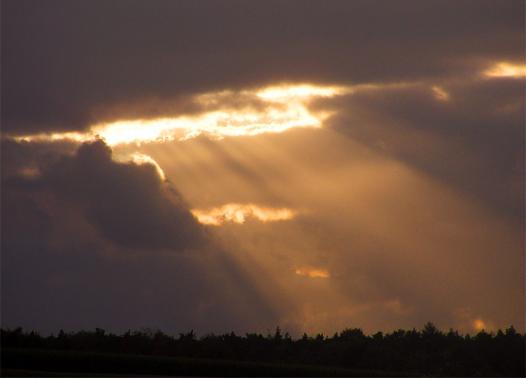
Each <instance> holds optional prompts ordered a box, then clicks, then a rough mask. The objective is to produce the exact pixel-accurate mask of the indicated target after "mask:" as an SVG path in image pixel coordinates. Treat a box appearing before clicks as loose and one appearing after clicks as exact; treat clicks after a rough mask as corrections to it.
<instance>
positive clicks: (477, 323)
mask: <svg viewBox="0 0 526 378" xmlns="http://www.w3.org/2000/svg"><path fill="white" fill-rule="evenodd" d="M473 328H474V329H475V330H476V331H482V330H483V329H487V325H486V323H485V322H484V320H482V319H475V320H473Z"/></svg>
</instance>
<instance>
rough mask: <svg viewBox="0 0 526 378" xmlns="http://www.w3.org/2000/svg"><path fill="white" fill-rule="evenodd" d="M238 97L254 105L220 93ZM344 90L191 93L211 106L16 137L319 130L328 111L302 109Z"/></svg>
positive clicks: (131, 139) (161, 137) (124, 140)
mask: <svg viewBox="0 0 526 378" xmlns="http://www.w3.org/2000/svg"><path fill="white" fill-rule="evenodd" d="M225 93H228V94H229V95H231V96H233V97H235V98H236V99H241V100H255V101H257V102H258V103H259V104H260V105H263V106H260V107H244V108H241V109H239V108H232V107H231V105H230V104H228V101H227V102H226V103H225V98H224V94H225ZM344 93H347V90H346V89H345V88H344V87H330V86H315V85H308V84H301V85H281V86H271V87H266V88H262V89H259V90H253V91H249V90H244V91H239V92H230V91H226V92H213V93H204V94H200V95H197V96H194V98H193V101H194V102H195V103H198V104H201V105H203V104H206V105H209V106H210V105H213V108H212V109H211V110H209V111H203V112H202V113H200V114H197V115H192V116H190V115H187V116H177V117H161V118H155V119H133V120H120V121H116V122H110V123H101V124H97V125H94V126H92V127H91V128H90V130H89V131H88V132H87V133H84V134H83V133H54V134H37V135H26V136H21V137H17V138H15V139H17V140H25V141H56V140H71V141H75V142H85V141H89V140H93V139H95V138H102V139H104V141H105V142H106V143H107V144H108V145H110V146H115V145H118V144H128V143H149V142H164V141H173V140H187V139H191V138H195V137H197V136H199V135H201V134H205V135H207V136H209V137H211V138H214V139H222V138H224V137H235V136H252V135H259V134H263V133H281V132H284V131H286V130H288V129H292V128H296V127H313V128H319V127H321V126H322V122H323V121H324V120H325V119H326V118H327V116H328V115H329V114H328V113H324V112H319V111H317V112H315V111H312V110H310V109H309V108H308V106H307V105H308V102H309V101H310V100H311V99H313V98H316V97H333V96H336V95H341V94H344Z"/></svg>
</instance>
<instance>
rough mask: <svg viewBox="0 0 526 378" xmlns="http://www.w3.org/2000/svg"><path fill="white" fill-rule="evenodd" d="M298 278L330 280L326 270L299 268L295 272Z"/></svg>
mask: <svg viewBox="0 0 526 378" xmlns="http://www.w3.org/2000/svg"><path fill="white" fill-rule="evenodd" d="M294 273H296V274H297V275H298V276H302V277H309V278H329V277H330V274H329V272H328V271H327V270H325V269H315V268H298V269H296V270H295V271H294Z"/></svg>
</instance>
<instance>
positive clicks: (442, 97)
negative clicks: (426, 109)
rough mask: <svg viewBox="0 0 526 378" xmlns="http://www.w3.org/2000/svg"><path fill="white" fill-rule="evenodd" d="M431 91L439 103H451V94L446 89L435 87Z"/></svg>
mask: <svg viewBox="0 0 526 378" xmlns="http://www.w3.org/2000/svg"><path fill="white" fill-rule="evenodd" d="M431 91H432V92H433V95H434V96H435V99H437V100H438V101H449V99H450V96H449V93H447V92H446V91H445V90H444V88H442V87H440V86H438V85H434V86H432V87H431Z"/></svg>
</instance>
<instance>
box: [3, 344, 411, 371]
mask: <svg viewBox="0 0 526 378" xmlns="http://www.w3.org/2000/svg"><path fill="white" fill-rule="evenodd" d="M108 374H111V375H164V376H173V375H178V376H201V377H211V376H222V377H242V376H243V377H262V376H266V377H357V376H360V377H378V376H391V377H392V376H395V375H394V374H393V373H387V372H382V371H371V370H353V369H343V368H330V367H320V366H309V365H281V364H270V363H256V362H245V361H228V360H209V359H194V358H183V357H161V356H145V355H125V354H106V353H96V352H76V351H61V350H38V349H16V348H5V349H3V350H2V376H64V375H68V376H80V375H82V376H86V375H90V376H97V375H108ZM400 376H402V375H400ZM403 376H406V375H405V374H404V375H403Z"/></svg>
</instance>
